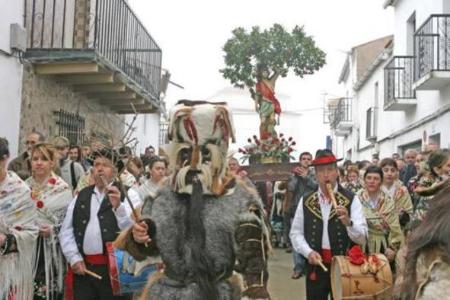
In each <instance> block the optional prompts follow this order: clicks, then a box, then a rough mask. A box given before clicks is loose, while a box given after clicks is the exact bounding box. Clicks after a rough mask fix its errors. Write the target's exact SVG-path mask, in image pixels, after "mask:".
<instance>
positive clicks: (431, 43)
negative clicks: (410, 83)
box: [414, 15, 450, 90]
mask: <svg viewBox="0 0 450 300" xmlns="http://www.w3.org/2000/svg"><path fill="white" fill-rule="evenodd" d="M414 53H415V56H416V66H415V81H416V82H415V84H414V87H415V88H416V89H417V90H438V89H440V88H442V87H444V86H446V85H449V84H450V15H431V16H430V17H429V18H428V19H427V20H426V21H425V22H424V23H423V25H422V26H420V28H419V29H418V30H417V31H416V33H415V34H414Z"/></svg>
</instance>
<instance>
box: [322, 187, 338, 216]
mask: <svg viewBox="0 0 450 300" xmlns="http://www.w3.org/2000/svg"><path fill="white" fill-rule="evenodd" d="M325 186H326V188H327V190H328V194H329V197H330V200H331V204H332V205H333V207H334V209H336V207H337V206H338V204H337V201H336V198H335V197H334V191H333V187H332V186H331V183H329V182H327V184H326V185H325Z"/></svg>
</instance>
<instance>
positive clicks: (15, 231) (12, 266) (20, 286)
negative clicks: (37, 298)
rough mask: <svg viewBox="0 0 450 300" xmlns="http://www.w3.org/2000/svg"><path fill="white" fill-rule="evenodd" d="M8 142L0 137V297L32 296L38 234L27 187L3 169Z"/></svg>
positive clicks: (22, 298) (26, 299) (26, 298)
mask: <svg viewBox="0 0 450 300" xmlns="http://www.w3.org/2000/svg"><path fill="white" fill-rule="evenodd" d="M8 158H9V149H8V141H7V140H5V139H3V138H0V299H16V300H29V299H32V297H33V272H32V266H33V261H32V257H33V250H34V245H35V242H36V237H37V235H38V230H37V227H36V226H34V224H35V221H36V206H35V205H34V203H33V202H32V201H31V198H30V189H29V188H28V186H27V185H26V184H25V182H23V181H22V179H20V178H19V177H18V176H17V175H16V174H15V173H13V172H11V171H9V172H8V171H7V170H6V163H7V161H8Z"/></svg>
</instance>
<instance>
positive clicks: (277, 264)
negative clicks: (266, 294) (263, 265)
mask: <svg viewBox="0 0 450 300" xmlns="http://www.w3.org/2000/svg"><path fill="white" fill-rule="evenodd" d="M269 274H270V277H269V291H270V295H271V296H272V299H273V300H305V299H306V295H305V279H304V277H302V278H300V279H298V280H293V279H291V275H292V254H288V253H286V252H285V251H284V249H274V254H273V255H272V256H271V257H270V260H269Z"/></svg>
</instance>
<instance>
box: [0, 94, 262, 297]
mask: <svg viewBox="0 0 450 300" xmlns="http://www.w3.org/2000/svg"><path fill="white" fill-rule="evenodd" d="M174 109H176V110H178V113H176V114H175V115H174V117H173V119H172V120H173V121H172V123H171V127H170V128H171V133H170V134H169V141H170V143H171V145H170V146H171V147H169V149H171V151H170V152H169V153H170V154H169V155H164V156H157V155H156V153H155V149H154V148H153V147H151V146H150V147H148V148H147V149H146V153H145V154H143V155H141V156H140V157H138V156H136V155H133V153H132V151H131V149H129V148H128V147H123V146H120V145H119V146H118V147H113V145H108V144H106V143H102V142H101V141H100V140H98V139H93V140H92V143H91V144H90V145H89V146H87V145H70V143H69V141H68V139H67V138H65V137H62V136H59V137H56V138H53V139H48V140H47V139H45V137H44V136H43V135H42V134H40V133H39V132H32V133H30V134H29V135H28V136H27V139H26V150H25V151H24V153H21V154H20V155H19V156H18V157H17V158H15V159H13V160H12V161H11V162H10V153H9V146H8V141H7V140H6V139H4V138H0V274H1V275H0V299H8V300H10V299H17V300H29V299H68V300H71V299H75V300H85V299H89V300H94V299H95V300H112V299H116V300H121V299H137V298H138V297H140V299H191V300H195V299H230V300H237V299H241V297H247V298H249V299H269V298H270V296H269V294H268V291H267V280H268V273H267V259H268V253H269V250H270V241H269V227H268V226H267V224H266V223H265V219H264V212H263V208H262V203H261V200H260V198H259V197H258V196H257V193H256V191H253V190H252V188H251V187H250V186H249V185H247V184H246V183H243V182H241V181H240V180H237V176H238V175H236V176H235V175H234V174H233V172H232V171H231V170H228V165H227V157H226V153H227V152H228V145H229V141H230V140H234V128H233V127H232V123H231V121H230V119H229V116H230V112H229V111H228V109H227V107H226V104H221V103H215V104H210V103H207V102H192V101H186V100H185V101H180V103H179V104H177V106H175V108H174ZM186 111H189V112H190V113H189V114H188V115H185V114H183V113H185V112H186ZM205 118H206V119H208V120H210V121H211V122H207V123H206V125H205V122H204V120H205ZM205 126H210V127H208V128H207V130H205V129H204V127H205ZM193 132H195V134H194V133H193ZM168 166H172V167H171V169H170V171H169V168H168ZM248 184H250V182H248ZM125 257H127V258H125ZM147 263H149V264H148V265H147ZM141 271H142V272H144V271H145V272H147V273H145V274H148V275H150V278H147V275H145V276H144V278H143V279H140V276H141ZM236 272H238V273H240V274H241V275H242V276H237V275H236V274H237V273H236ZM123 276H126V277H127V278H131V279H130V280H132V282H131V283H130V282H128V281H126V280H128V279H124V278H123ZM135 280H139V282H138V281H135ZM147 281H148V283H147V284H146V282H147ZM144 286H145V288H144ZM123 288H126V289H128V290H126V291H125V290H123Z"/></svg>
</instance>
